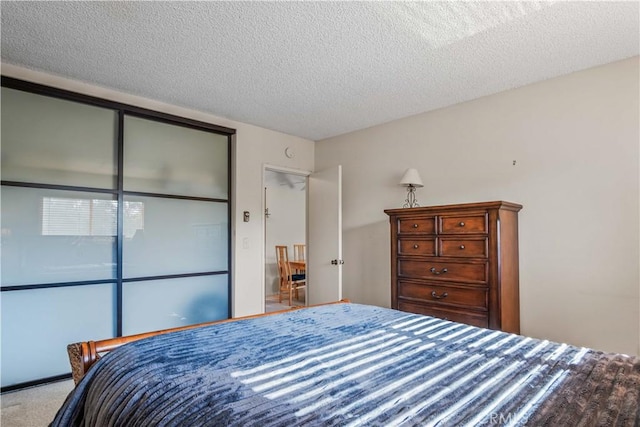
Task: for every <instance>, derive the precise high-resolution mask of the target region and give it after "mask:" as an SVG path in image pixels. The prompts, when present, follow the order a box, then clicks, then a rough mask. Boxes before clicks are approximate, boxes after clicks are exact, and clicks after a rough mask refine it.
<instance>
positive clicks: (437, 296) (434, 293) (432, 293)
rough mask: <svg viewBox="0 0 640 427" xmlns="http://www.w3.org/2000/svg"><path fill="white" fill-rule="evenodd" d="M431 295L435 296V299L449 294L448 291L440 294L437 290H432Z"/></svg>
mask: <svg viewBox="0 0 640 427" xmlns="http://www.w3.org/2000/svg"><path fill="white" fill-rule="evenodd" d="M431 296H432V297H434V298H435V299H443V298H446V297H448V296H449V294H448V293H446V292H443V293H442V295H438V294H436V291H431Z"/></svg>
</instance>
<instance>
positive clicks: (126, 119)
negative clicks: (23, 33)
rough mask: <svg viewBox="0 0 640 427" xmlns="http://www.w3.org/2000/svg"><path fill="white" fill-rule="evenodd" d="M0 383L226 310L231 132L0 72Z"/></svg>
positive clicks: (15, 383) (66, 368)
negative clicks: (87, 344) (101, 345)
mask: <svg viewBox="0 0 640 427" xmlns="http://www.w3.org/2000/svg"><path fill="white" fill-rule="evenodd" d="M2 85H3V87H2V117H1V118H2V122H1V123H2V145H1V147H0V148H1V154H2V164H1V177H2V182H1V183H2V190H1V193H0V197H1V200H0V202H1V205H0V208H1V222H2V223H1V235H0V238H1V251H0V261H1V270H0V271H1V273H0V278H1V280H0V290H1V291H2V292H1V294H0V295H1V299H0V304H1V310H2V311H1V325H2V326H1V346H2V364H1V377H2V390H3V391H4V390H9V389H12V388H19V387H23V386H27V385H31V384H37V383H40V382H45V381H47V380H51V379H57V378H62V377H65V376H68V374H69V372H70V371H71V368H70V365H69V362H68V358H67V354H66V346H67V344H69V343H73V342H78V341H87V340H97V339H105V338H111V337H114V336H120V335H129V334H134V333H140V332H147V331H152V330H157V329H164V328H170V327H174V326H183V325H188V324H194V323H199V322H205V321H212V320H219V319H225V318H228V317H229V316H230V275H229V269H230V264H231V260H230V239H229V235H230V226H229V221H230V208H229V206H230V197H229V196H230V195H229V191H230V190H229V189H230V183H229V177H230V154H229V151H230V141H231V135H232V134H233V133H234V132H235V131H234V130H233V129H228V128H222V127H219V126H215V125H210V124H207V123H201V122H195V121H192V120H187V119H181V118H179V117H174V116H169V115H166V114H161V113H155V112H152V111H148V110H142V109H138V108H135V107H130V106H127V105H123V104H117V103H113V102H110V101H105V100H100V99H97V98H90V97H86V96H82V95H78V94H73V93H70V92H65V91H60V90H56V89H52V88H46V87H44V86H39V85H33V84H28V83H25V82H20V81H17V80H13V79H5V78H3V79H2Z"/></svg>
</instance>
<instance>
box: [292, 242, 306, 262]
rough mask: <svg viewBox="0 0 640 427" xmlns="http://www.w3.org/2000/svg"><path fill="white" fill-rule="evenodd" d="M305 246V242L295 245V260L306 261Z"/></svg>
mask: <svg viewBox="0 0 640 427" xmlns="http://www.w3.org/2000/svg"><path fill="white" fill-rule="evenodd" d="M305 248H306V246H305V245H303V244H297V245H293V260H294V261H305V260H306V256H305Z"/></svg>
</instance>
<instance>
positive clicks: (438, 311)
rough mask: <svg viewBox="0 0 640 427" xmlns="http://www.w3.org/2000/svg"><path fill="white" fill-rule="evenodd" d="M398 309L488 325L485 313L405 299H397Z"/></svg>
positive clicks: (468, 323)
mask: <svg viewBox="0 0 640 427" xmlns="http://www.w3.org/2000/svg"><path fill="white" fill-rule="evenodd" d="M398 310H402V311H408V312H410V313H417V314H425V315H427V316H433V317H438V318H440V319H444V320H451V321H453V322H460V323H466V324H467V325H472V326H480V327H481V328H488V327H489V318H488V316H487V315H486V314H482V313H474V312H466V311H454V310H447V309H444V308H439V307H433V306H431V305H427V304H416V303H411V302H405V301H398Z"/></svg>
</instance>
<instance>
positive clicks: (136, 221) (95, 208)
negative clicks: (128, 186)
mask: <svg viewBox="0 0 640 427" xmlns="http://www.w3.org/2000/svg"><path fill="white" fill-rule="evenodd" d="M124 216H125V221H124V237H125V238H129V239H131V238H133V236H134V235H135V233H136V232H137V231H138V230H144V203H143V202H130V201H129V202H124ZM117 217H118V202H117V201H115V200H104V199H79V198H65V197H43V198H42V235H43V236H115V235H116V233H117V226H116V225H117Z"/></svg>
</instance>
